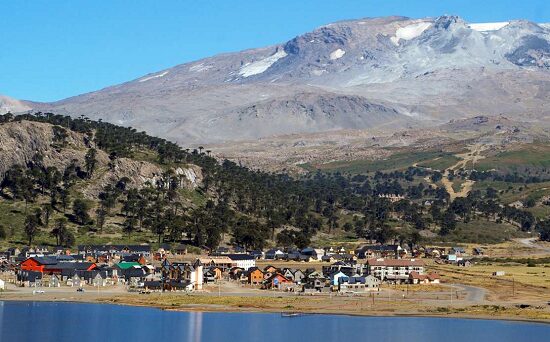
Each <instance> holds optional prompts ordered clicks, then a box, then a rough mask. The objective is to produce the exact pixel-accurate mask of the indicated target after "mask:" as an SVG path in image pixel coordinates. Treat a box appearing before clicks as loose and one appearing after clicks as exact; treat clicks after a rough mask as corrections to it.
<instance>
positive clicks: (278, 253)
mask: <svg viewBox="0 0 550 342" xmlns="http://www.w3.org/2000/svg"><path fill="white" fill-rule="evenodd" d="M284 257H285V252H283V251H282V250H280V249H278V248H272V249H270V250H268V251H266V252H265V258H266V259H269V260H277V259H283V258H284Z"/></svg>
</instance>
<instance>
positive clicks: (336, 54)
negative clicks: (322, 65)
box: [330, 49, 346, 60]
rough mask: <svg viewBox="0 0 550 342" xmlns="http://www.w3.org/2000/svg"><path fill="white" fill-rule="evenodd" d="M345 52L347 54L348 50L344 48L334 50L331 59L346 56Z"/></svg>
mask: <svg viewBox="0 0 550 342" xmlns="http://www.w3.org/2000/svg"><path fill="white" fill-rule="evenodd" d="M345 54H346V51H344V50H342V49H337V50H334V51H332V53H331V54H330V59H331V60H336V59H339V58H342V57H344V55H345Z"/></svg>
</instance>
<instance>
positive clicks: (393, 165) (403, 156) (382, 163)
mask: <svg viewBox="0 0 550 342" xmlns="http://www.w3.org/2000/svg"><path fill="white" fill-rule="evenodd" d="M392 152H395V153H394V154H392V155H391V156H390V157H388V158H387V159H381V160H350V161H337V162H332V163H327V164H319V165H317V164H305V165H303V166H302V167H303V168H305V169H306V170H317V169H319V170H321V171H326V172H348V173H365V172H375V171H393V170H402V169H406V168H408V167H409V166H412V165H413V164H415V163H421V162H427V161H431V160H434V159H436V158H440V157H443V156H446V155H447V154H446V153H445V152H436V151H426V152H415V153H411V151H405V150H395V151H392Z"/></svg>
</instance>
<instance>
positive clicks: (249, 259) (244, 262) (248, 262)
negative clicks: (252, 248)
mask: <svg viewBox="0 0 550 342" xmlns="http://www.w3.org/2000/svg"><path fill="white" fill-rule="evenodd" d="M226 256H227V257H229V259H231V261H232V262H233V264H235V266H237V267H239V268H242V269H243V270H245V271H248V269H249V268H252V267H256V258H254V257H253V256H252V255H248V254H227V255H226Z"/></svg>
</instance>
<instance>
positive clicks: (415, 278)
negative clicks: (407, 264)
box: [409, 271, 439, 284]
mask: <svg viewBox="0 0 550 342" xmlns="http://www.w3.org/2000/svg"><path fill="white" fill-rule="evenodd" d="M409 283H411V284H439V275H438V274H437V273H428V274H420V273H418V272H414V271H413V272H411V273H409Z"/></svg>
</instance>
